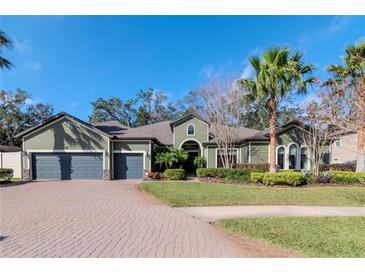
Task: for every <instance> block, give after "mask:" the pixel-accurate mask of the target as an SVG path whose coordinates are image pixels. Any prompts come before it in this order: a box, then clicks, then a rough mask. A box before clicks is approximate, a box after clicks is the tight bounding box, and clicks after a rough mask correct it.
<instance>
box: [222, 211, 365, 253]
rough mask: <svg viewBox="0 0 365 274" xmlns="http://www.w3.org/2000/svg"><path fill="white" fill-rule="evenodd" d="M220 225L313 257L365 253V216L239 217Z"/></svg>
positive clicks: (223, 221) (231, 230)
mask: <svg viewBox="0 0 365 274" xmlns="http://www.w3.org/2000/svg"><path fill="white" fill-rule="evenodd" d="M217 225H218V226H220V227H222V228H224V229H226V230H228V231H230V232H233V233H235V234H238V235H240V236H244V237H248V238H252V239H255V240H259V241H263V242H265V243H267V244H270V245H274V246H276V247H279V248H283V249H287V250H289V251H292V252H297V253H302V254H304V255H306V256H310V257H356V258H363V257H365V230H364V227H365V217H259V218H239V219H229V220H221V221H218V222H217Z"/></svg>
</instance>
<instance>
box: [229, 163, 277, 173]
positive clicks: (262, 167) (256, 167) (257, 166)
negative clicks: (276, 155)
mask: <svg viewBox="0 0 365 274" xmlns="http://www.w3.org/2000/svg"><path fill="white" fill-rule="evenodd" d="M235 168H237V169H248V170H251V171H254V172H267V171H270V164H268V163H250V164H236V165H235ZM277 168H279V166H277Z"/></svg>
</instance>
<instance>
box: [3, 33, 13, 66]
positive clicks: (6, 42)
mask: <svg viewBox="0 0 365 274" xmlns="http://www.w3.org/2000/svg"><path fill="white" fill-rule="evenodd" d="M12 44H13V43H12V41H11V40H10V39H9V37H8V36H7V35H6V33H5V32H4V31H3V30H1V29H0V53H1V48H2V47H7V48H11V46H12ZM11 66H12V63H11V62H10V61H9V60H7V59H5V58H4V57H2V56H1V55H0V69H3V68H10V67H11Z"/></svg>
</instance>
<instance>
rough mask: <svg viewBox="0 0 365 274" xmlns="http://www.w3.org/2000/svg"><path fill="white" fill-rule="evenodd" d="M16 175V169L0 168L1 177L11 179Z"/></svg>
mask: <svg viewBox="0 0 365 274" xmlns="http://www.w3.org/2000/svg"><path fill="white" fill-rule="evenodd" d="M13 175H14V170H13V169H11V168H0V179H5V180H9V179H10V178H12V177H13Z"/></svg>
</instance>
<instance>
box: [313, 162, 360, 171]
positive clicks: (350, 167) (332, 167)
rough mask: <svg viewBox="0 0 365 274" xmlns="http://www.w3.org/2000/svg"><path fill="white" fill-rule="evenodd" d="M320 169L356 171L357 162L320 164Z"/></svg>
mask: <svg viewBox="0 0 365 274" xmlns="http://www.w3.org/2000/svg"><path fill="white" fill-rule="evenodd" d="M319 170H320V171H329V170H334V171H353V172H355V171H356V164H351V163H344V164H321V165H319Z"/></svg>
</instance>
